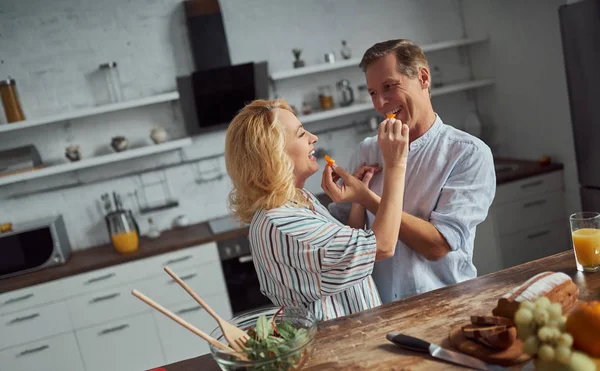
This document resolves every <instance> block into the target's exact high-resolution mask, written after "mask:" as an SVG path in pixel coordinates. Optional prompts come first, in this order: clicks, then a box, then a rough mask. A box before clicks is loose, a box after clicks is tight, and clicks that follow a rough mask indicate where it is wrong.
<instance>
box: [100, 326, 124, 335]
mask: <svg viewBox="0 0 600 371" xmlns="http://www.w3.org/2000/svg"><path fill="white" fill-rule="evenodd" d="M127 327H129V325H128V324H124V325H120V326H115V327H111V328H107V329H106V330H102V331H100V332H99V333H98V336H102V335H106V334H110V333H111V332H117V331H121V330H125V329H126V328H127Z"/></svg>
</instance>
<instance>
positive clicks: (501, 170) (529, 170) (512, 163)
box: [494, 158, 563, 185]
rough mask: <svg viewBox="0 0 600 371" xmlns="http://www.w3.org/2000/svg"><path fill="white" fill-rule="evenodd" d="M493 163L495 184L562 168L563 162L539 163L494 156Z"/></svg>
mask: <svg viewBox="0 0 600 371" xmlns="http://www.w3.org/2000/svg"><path fill="white" fill-rule="evenodd" d="M494 165H495V168H496V184H497V185H501V184H505V183H509V182H514V181H516V180H520V179H525V178H529V177H532V176H536V175H542V174H545V173H550V172H553V171H558V170H562V169H563V164H559V163H549V164H541V163H539V162H538V161H529V160H515V159H508V158H494Z"/></svg>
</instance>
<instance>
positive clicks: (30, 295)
mask: <svg viewBox="0 0 600 371" xmlns="http://www.w3.org/2000/svg"><path fill="white" fill-rule="evenodd" d="M32 297H33V294H27V295H23V296H18V297H16V298H11V299H8V300H7V301H5V302H4V305H7V304H12V303H16V302H18V301H23V300H27V299H29V298H32Z"/></svg>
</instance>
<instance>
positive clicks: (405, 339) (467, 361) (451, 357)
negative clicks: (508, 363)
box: [386, 332, 508, 371]
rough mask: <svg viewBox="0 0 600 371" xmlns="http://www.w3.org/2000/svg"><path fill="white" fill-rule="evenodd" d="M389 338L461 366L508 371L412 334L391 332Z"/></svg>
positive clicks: (490, 370)
mask: <svg viewBox="0 0 600 371" xmlns="http://www.w3.org/2000/svg"><path fill="white" fill-rule="evenodd" d="M386 337H387V339H388V340H389V341H391V342H392V343H394V344H396V345H398V346H399V347H401V348H404V349H408V350H412V351H415V352H421V353H428V354H429V355H431V356H432V357H434V358H438V359H441V360H444V361H446V362H450V363H454V364H457V365H461V366H467V367H471V368H474V369H476V370H481V371H508V369H507V368H504V367H501V366H496V365H490V364H488V363H485V362H483V361H482V360H480V359H477V358H475V357H471V356H468V355H466V354H462V353H458V352H453V351H451V350H447V349H444V348H442V347H440V346H439V345H435V344H431V343H428V342H426V341H425V340H421V339H418V338H415V337H412V336H408V335H404V334H401V333H399V332H390V333H389V334H387V336H386Z"/></svg>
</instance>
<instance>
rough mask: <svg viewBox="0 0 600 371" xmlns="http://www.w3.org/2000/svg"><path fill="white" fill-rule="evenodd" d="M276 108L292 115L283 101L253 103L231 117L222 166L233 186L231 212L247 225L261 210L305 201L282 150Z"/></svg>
mask: <svg viewBox="0 0 600 371" xmlns="http://www.w3.org/2000/svg"><path fill="white" fill-rule="evenodd" d="M276 109H284V110H287V111H290V112H293V111H292V109H291V107H290V106H289V105H288V104H287V102H286V101H284V100H279V99H278V100H260V99H259V100H255V101H253V102H252V103H250V104H248V105H246V106H245V107H244V108H242V110H241V111H240V112H239V113H238V114H237V115H236V116H235V117H234V118H233V120H232V121H231V124H229V128H228V129H227V134H226V137H225V165H226V167H227V173H228V174H229V177H230V178H231V181H232V183H233V189H232V190H231V192H230V193H229V208H230V210H231V212H232V213H233V214H234V215H235V216H237V217H239V218H240V220H241V221H242V222H244V223H250V221H251V220H252V217H253V216H254V214H255V213H256V212H257V211H258V210H261V209H265V210H269V209H273V208H276V207H280V206H282V205H284V204H286V203H287V202H288V201H295V202H296V203H297V204H298V205H299V206H306V205H308V202H307V200H306V197H305V196H304V193H303V192H302V190H300V189H298V188H296V186H295V176H294V163H293V162H292V160H291V159H290V158H289V156H288V155H287V153H286V151H285V127H284V126H283V125H282V124H281V122H280V121H279V120H278V117H277V111H276Z"/></svg>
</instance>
